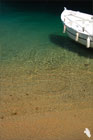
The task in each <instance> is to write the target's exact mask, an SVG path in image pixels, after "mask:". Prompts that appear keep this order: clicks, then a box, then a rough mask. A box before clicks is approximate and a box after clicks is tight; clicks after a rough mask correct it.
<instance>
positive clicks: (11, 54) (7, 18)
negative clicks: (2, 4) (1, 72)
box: [0, 9, 93, 70]
mask: <svg viewBox="0 0 93 140" xmlns="http://www.w3.org/2000/svg"><path fill="white" fill-rule="evenodd" d="M62 10H63V9H62ZM62 30H63V25H62V23H61V20H60V14H54V13H50V12H41V11H39V12H38V11H30V12H28V11H17V10H12V12H9V13H7V14H1V15H0V50H1V53H0V61H1V63H7V62H8V63H11V62H12V63H19V62H22V63H25V65H28V63H29V65H30V66H31V65H39V67H42V68H45V67H46V65H47V67H48V65H49V66H51V67H60V66H62V65H65V64H67V65H69V64H70V65H73V66H75V67H76V66H77V65H78V66H80V67H81V65H82V66H83V64H84V63H88V64H89V65H90V68H91V70H92V67H93V50H92V49H89V50H88V49H86V48H85V47H84V46H82V45H80V44H77V43H75V42H74V41H72V40H70V39H69V38H68V37H67V36H66V34H63V33H62Z"/></svg>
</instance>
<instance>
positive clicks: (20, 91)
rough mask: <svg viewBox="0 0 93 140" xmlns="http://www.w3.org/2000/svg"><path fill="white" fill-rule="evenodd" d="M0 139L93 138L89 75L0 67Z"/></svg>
mask: <svg viewBox="0 0 93 140" xmlns="http://www.w3.org/2000/svg"><path fill="white" fill-rule="evenodd" d="M0 73H1V78H0V81H1V93H0V140H67V139H69V140H88V139H89V138H88V137H87V136H86V135H85V134H84V129H85V128H89V130H90V131H91V135H92V137H91V138H90V140H92V139H93V95H92V92H93V86H92V84H93V72H92V71H91V70H89V69H88V68H85V69H79V68H73V67H68V66H64V67H62V68H58V69H51V70H50V69H47V70H41V71H40V70H39V71H38V69H37V70H29V68H26V67H23V66H22V65H20V66H18V65H14V64H12V65H9V64H8V65H1V69H0Z"/></svg>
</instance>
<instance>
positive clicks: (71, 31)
mask: <svg viewBox="0 0 93 140" xmlns="http://www.w3.org/2000/svg"><path fill="white" fill-rule="evenodd" d="M66 33H67V35H68V36H69V37H70V38H71V39H73V40H75V41H76V33H77V31H75V30H74V29H72V28H69V27H67V26H66ZM87 38H88V35H85V34H82V33H79V37H78V40H77V41H76V42H78V43H80V44H82V45H84V46H86V47H87ZM90 38H91V40H90V47H91V48H93V37H92V36H90Z"/></svg>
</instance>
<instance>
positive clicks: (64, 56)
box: [0, 7, 93, 115]
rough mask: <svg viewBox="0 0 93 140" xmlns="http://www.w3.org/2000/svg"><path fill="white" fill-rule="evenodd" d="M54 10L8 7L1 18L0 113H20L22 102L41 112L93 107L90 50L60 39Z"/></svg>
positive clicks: (92, 53)
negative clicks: (32, 103) (16, 107)
mask: <svg viewBox="0 0 93 140" xmlns="http://www.w3.org/2000/svg"><path fill="white" fill-rule="evenodd" d="M62 9H63V7H62ZM54 11H55V10H54ZM54 11H53V10H52V9H50V8H49V11H47V10H46V9H42V7H41V10H40V9H38V10H35V9H33V10H24V9H20V10H19V9H16V8H15V9H13V7H12V8H9V9H8V7H7V8H6V9H5V11H3V12H1V13H0V82H1V83H0V84H1V89H0V91H1V94H0V103H1V104H2V105H1V108H4V109H2V110H6V109H5V108H7V106H8V105H9V106H10V104H11V106H19V109H18V111H20V108H22V107H23V105H22V107H20V104H21V103H24V104H25V100H26V104H30V102H31V101H32V102H33V101H35V103H34V104H35V106H36V105H37V106H40V108H41V112H42V110H45V108H46V110H47V111H49V110H50V108H53V110H56V111H57V110H61V111H62V110H63V109H65V110H66V109H72V108H75V107H76V108H93V49H87V48H86V47H85V46H82V45H80V44H78V43H76V42H74V41H72V40H71V39H70V38H69V37H68V36H67V35H66V34H63V24H62V22H61V20H60V14H61V12H60V10H59V12H57V13H56V11H55V12H54ZM27 96H29V97H28V98H27ZM12 98H13V100H12ZM36 99H38V101H39V103H38V102H37V101H36ZM42 101H43V105H44V106H43V105H42ZM67 103H69V105H67ZM70 103H71V104H70ZM3 104H5V106H3ZM48 104H50V106H49V105H48ZM63 104H65V105H66V106H65V107H64V106H63ZM44 107H45V108H44ZM30 108H31V107H30V106H29V109H30ZM24 110H26V111H27V110H28V107H27V108H24V109H23V112H24ZM34 111H35V110H34V109H32V110H31V112H32V113H33V112H34ZM9 112H11V110H10V109H9ZM5 113H6V115H7V111H6V112H5Z"/></svg>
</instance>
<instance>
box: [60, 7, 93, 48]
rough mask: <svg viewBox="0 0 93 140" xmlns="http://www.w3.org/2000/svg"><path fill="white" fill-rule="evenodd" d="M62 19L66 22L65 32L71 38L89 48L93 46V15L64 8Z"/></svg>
mask: <svg viewBox="0 0 93 140" xmlns="http://www.w3.org/2000/svg"><path fill="white" fill-rule="evenodd" d="M61 20H62V22H63V24H64V32H66V33H67V34H68V36H69V37H70V38H71V39H73V40H75V41H77V42H79V43H80V44H83V45H85V46H86V47H87V48H93V15H90V14H85V13H81V12H78V11H72V10H67V9H66V8H64V11H63V12H62V14H61Z"/></svg>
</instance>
